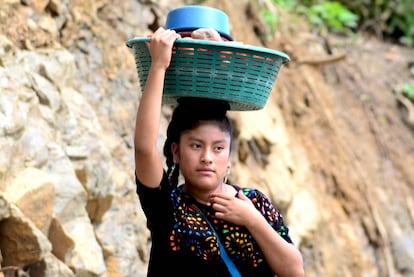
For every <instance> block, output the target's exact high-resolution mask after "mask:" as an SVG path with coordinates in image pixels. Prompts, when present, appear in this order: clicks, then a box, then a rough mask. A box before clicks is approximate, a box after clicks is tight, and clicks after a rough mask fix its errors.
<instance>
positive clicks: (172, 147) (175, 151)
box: [171, 142, 180, 164]
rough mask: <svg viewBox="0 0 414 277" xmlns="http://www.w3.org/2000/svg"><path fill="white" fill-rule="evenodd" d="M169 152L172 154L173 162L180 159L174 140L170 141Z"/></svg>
mask: <svg viewBox="0 0 414 277" xmlns="http://www.w3.org/2000/svg"><path fill="white" fill-rule="evenodd" d="M171 153H172V154H173V161H174V163H175V164H178V162H179V161H180V156H179V155H178V144H177V143H175V142H173V143H171Z"/></svg>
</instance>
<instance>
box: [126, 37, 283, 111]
mask: <svg viewBox="0 0 414 277" xmlns="http://www.w3.org/2000/svg"><path fill="white" fill-rule="evenodd" d="M146 41H148V39H143V38H141V39H139V38H136V39H131V40H129V41H128V42H127V45H128V46H129V47H132V48H133V49H134V55H135V62H136V66H137V72H138V76H139V81H140V85H141V88H143V87H144V86H145V82H146V80H147V76H148V71H149V68H150V65H151V57H150V55H149V51H148V48H147V46H146V44H145V42H146ZM288 61H289V57H288V56H287V55H286V54H284V53H282V52H278V51H275V50H271V49H267V48H260V47H253V46H248V45H243V44H240V45H238V44H234V43H231V42H217V41H204V40H193V39H178V40H177V42H176V43H175V44H174V49H173V56H172V59H171V64H170V66H169V67H168V69H167V72H166V77H165V86H164V93H163V103H164V104H171V105H176V104H177V99H178V98H180V97H186V96H191V97H202V98H211V99H220V100H226V101H228V102H229V104H230V109H231V110H239V111H246V110H258V109H261V108H263V107H264V105H265V104H266V102H267V99H268V97H269V94H270V92H271V90H272V87H273V85H274V82H275V80H276V77H277V75H278V72H279V70H280V67H281V66H282V64H284V63H287V62H288Z"/></svg>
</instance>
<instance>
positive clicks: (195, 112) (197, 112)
mask: <svg viewBox="0 0 414 277" xmlns="http://www.w3.org/2000/svg"><path fill="white" fill-rule="evenodd" d="M229 108H230V106H229V104H228V103H227V102H226V101H223V100H213V99H206V98H195V97H185V98H180V99H178V106H177V107H176V108H175V109H174V112H173V114H172V118H171V121H170V123H169V125H168V128H167V139H166V141H165V143H164V156H165V157H166V164H167V167H168V170H167V174H168V176H169V179H170V183H171V185H173V186H177V185H178V176H179V168H178V165H175V166H174V160H173V154H172V152H171V145H172V143H179V141H180V137H181V134H182V133H183V132H184V131H187V130H191V129H194V128H197V127H198V126H199V125H200V124H201V123H203V122H206V121H214V122H217V123H218V126H219V128H220V129H221V130H223V131H226V132H228V133H229V135H230V138H231V137H232V126H231V123H230V120H229V119H228V117H227V115H226V113H227V111H228V110H229ZM230 148H231V146H230Z"/></svg>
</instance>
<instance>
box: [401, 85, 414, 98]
mask: <svg viewBox="0 0 414 277" xmlns="http://www.w3.org/2000/svg"><path fill="white" fill-rule="evenodd" d="M402 94H403V95H404V96H405V97H407V98H408V99H410V100H411V101H414V85H411V84H405V85H404V87H403V89H402Z"/></svg>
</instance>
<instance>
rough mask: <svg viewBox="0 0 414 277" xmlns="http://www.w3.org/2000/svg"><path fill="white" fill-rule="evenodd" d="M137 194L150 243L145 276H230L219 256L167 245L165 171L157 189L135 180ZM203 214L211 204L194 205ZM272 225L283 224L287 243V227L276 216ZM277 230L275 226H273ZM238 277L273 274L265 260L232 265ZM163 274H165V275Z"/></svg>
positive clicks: (169, 220)
mask: <svg viewBox="0 0 414 277" xmlns="http://www.w3.org/2000/svg"><path fill="white" fill-rule="evenodd" d="M136 183H137V193H138V196H139V199H140V201H141V206H142V209H143V211H144V213H145V215H146V217H147V227H148V229H149V230H150V232H151V236H152V246H151V253H150V260H149V266H148V275H147V276H148V277H158V276H197V277H203V276H209V277H215V276H220V277H227V276H230V274H229V272H228V270H227V268H226V265H225V264H224V262H223V261H222V260H221V259H218V260H213V261H207V260H205V259H201V258H200V257H196V256H194V255H192V254H191V253H189V252H186V251H173V250H172V249H171V246H170V236H171V232H172V230H173V229H174V210H173V203H172V201H171V191H172V190H173V188H172V187H171V186H170V184H169V182H168V178H167V175H166V173H165V172H164V176H163V179H162V181H161V184H160V186H159V187H158V188H154V189H150V188H147V187H145V186H144V185H143V184H142V183H140V182H139V180H138V179H136ZM197 206H199V207H200V209H201V210H202V211H203V213H206V214H210V215H211V214H212V210H211V207H209V206H205V205H202V204H199V203H198V204H197ZM279 221H280V222H278V224H279V223H280V226H276V227H275V226H274V228H280V227H283V228H284V229H283V230H284V232H283V234H281V233H280V234H281V235H282V237H284V239H285V240H287V241H288V242H291V240H290V238H289V236H288V234H287V228H286V227H284V225H283V221H282V219H281V218H280V220H279ZM276 230H277V229H276ZM236 265H237V267H238V269H239V271H240V273H241V274H242V276H252V277H257V276H260V277H262V276H263V277H266V276H274V274H273V273H272V272H271V271H270V268H269V266H268V265H267V263H266V262H264V263H262V264H261V266H259V267H253V266H249V265H248V264H244V263H239V264H236ZM166 273H167V275H166Z"/></svg>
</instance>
